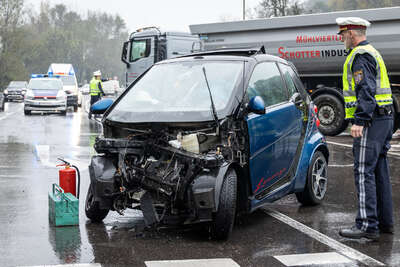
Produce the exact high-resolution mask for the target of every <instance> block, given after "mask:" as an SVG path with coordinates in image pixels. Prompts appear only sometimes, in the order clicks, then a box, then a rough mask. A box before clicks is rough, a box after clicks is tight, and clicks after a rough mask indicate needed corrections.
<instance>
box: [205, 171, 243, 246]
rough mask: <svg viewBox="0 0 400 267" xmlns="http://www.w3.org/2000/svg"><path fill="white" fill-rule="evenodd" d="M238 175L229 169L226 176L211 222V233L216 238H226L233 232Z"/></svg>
mask: <svg viewBox="0 0 400 267" xmlns="http://www.w3.org/2000/svg"><path fill="white" fill-rule="evenodd" d="M236 184H237V175H236V172H235V170H233V169H231V170H229V171H228V172H227V173H226V175H225V177H224V181H223V184H222V188H221V194H220V197H219V204H218V210H217V212H216V214H215V216H214V219H213V222H212V224H211V235H212V237H213V238H214V239H217V240H224V239H227V238H228V237H229V234H230V233H231V232H232V229H233V224H234V222H235V216H236V197H237V196H236V191H237V185H236Z"/></svg>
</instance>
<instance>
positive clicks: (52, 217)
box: [49, 184, 79, 226]
mask: <svg viewBox="0 0 400 267" xmlns="http://www.w3.org/2000/svg"><path fill="white" fill-rule="evenodd" d="M49 221H50V223H51V224H53V225H54V226H65V225H78V224H79V200H78V199H77V198H76V197H75V196H74V195H72V194H71V193H64V190H63V189H62V188H61V187H60V186H59V185H57V184H53V190H52V192H49Z"/></svg>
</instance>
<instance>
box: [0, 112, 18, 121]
mask: <svg viewBox="0 0 400 267" xmlns="http://www.w3.org/2000/svg"><path fill="white" fill-rule="evenodd" d="M15 113H17V112H16V111H14V112H11V113H7V114H6V115H4V116H3V117H1V118H0V121H1V120H4V119H7V118H8V117H10V116H11V115H13V114H15Z"/></svg>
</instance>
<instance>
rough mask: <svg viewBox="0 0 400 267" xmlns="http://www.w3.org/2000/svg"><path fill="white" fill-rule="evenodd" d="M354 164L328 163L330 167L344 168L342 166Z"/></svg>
mask: <svg viewBox="0 0 400 267" xmlns="http://www.w3.org/2000/svg"><path fill="white" fill-rule="evenodd" d="M353 166H354V164H342V165H340V164H329V165H328V167H340V168H342V167H353Z"/></svg>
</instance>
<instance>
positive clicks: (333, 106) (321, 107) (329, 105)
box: [314, 94, 349, 136]
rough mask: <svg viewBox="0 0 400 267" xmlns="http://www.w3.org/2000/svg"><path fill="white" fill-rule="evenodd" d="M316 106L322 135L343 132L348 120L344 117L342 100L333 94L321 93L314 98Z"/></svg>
mask: <svg viewBox="0 0 400 267" xmlns="http://www.w3.org/2000/svg"><path fill="white" fill-rule="evenodd" d="M314 103H315V104H316V105H317V107H318V114H317V115H318V119H319V121H320V122H321V124H320V126H319V127H318V129H319V131H320V132H321V133H322V134H324V135H329V136H334V135H338V134H340V133H341V132H343V131H344V130H345V129H346V128H347V126H348V124H349V122H348V121H347V120H345V119H344V117H345V111H344V106H343V104H342V102H341V101H340V100H339V99H338V98H337V97H336V96H334V95H328V94H323V95H320V96H317V97H316V98H315V99H314Z"/></svg>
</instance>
